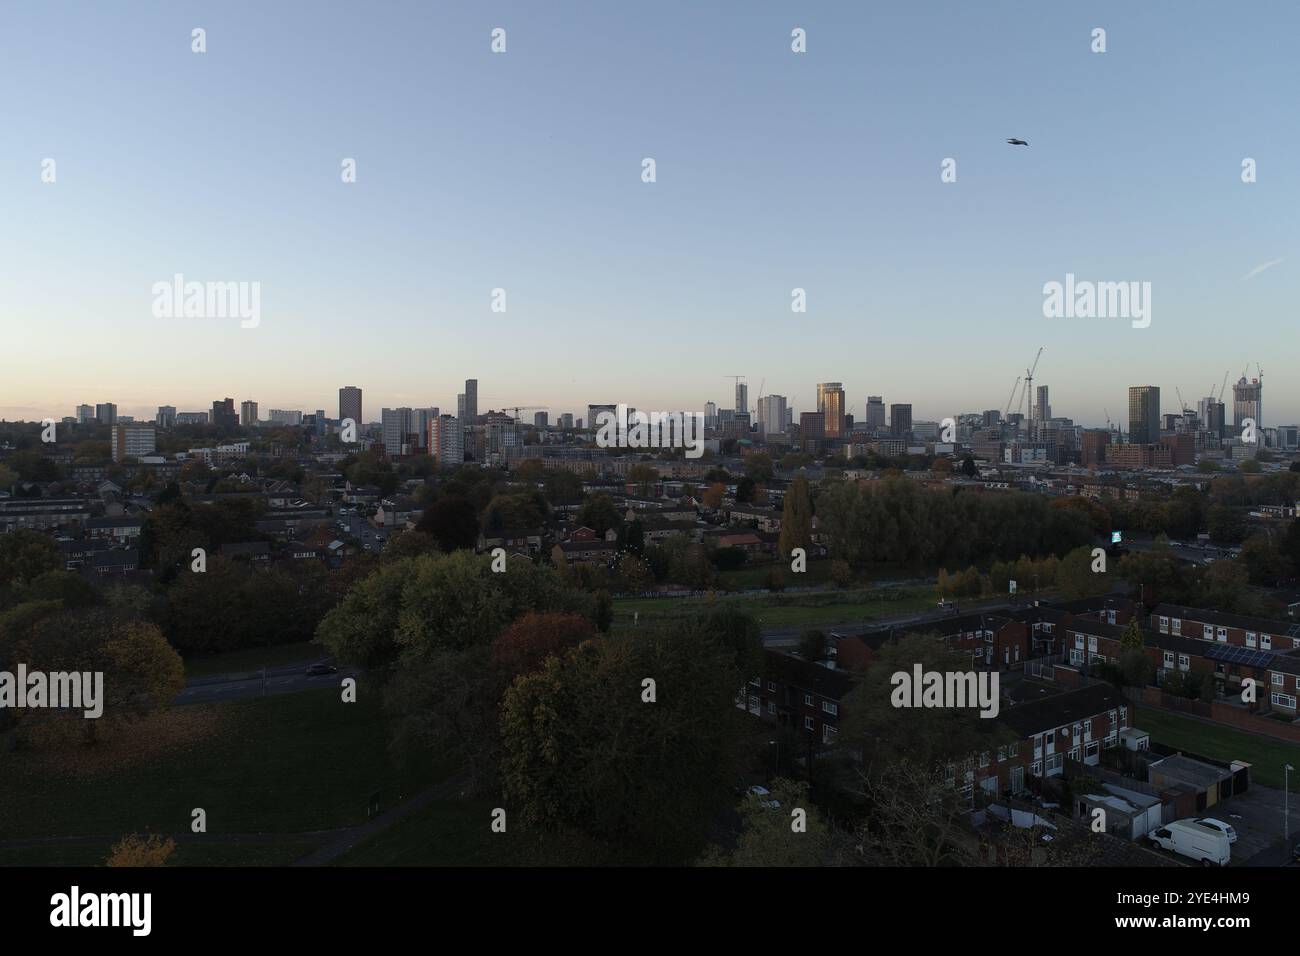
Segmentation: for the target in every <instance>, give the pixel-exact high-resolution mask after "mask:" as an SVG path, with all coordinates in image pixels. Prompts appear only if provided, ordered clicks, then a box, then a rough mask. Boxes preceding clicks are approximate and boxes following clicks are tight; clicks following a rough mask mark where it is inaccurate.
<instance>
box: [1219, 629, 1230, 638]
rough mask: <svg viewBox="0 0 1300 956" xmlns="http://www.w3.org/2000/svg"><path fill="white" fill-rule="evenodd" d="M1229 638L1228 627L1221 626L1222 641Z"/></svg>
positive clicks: (1220, 636)
mask: <svg viewBox="0 0 1300 956" xmlns="http://www.w3.org/2000/svg"><path fill="white" fill-rule="evenodd" d="M1227 639H1228V629H1227V628H1226V627H1221V628H1219V640H1220V642H1222V641H1226V640H1227Z"/></svg>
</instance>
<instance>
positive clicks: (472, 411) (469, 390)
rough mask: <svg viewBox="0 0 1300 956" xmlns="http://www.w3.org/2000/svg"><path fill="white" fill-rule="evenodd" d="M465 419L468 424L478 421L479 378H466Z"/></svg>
mask: <svg viewBox="0 0 1300 956" xmlns="http://www.w3.org/2000/svg"><path fill="white" fill-rule="evenodd" d="M463 417H464V419H465V424H466V425H473V424H475V423H476V422H477V421H478V379H476V378H467V379H465V415H464V416H463Z"/></svg>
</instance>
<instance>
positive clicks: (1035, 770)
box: [1029, 760, 1043, 777]
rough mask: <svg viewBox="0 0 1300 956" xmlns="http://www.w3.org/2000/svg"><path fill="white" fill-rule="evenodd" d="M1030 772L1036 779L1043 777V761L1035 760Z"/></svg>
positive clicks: (1030, 766)
mask: <svg viewBox="0 0 1300 956" xmlns="http://www.w3.org/2000/svg"><path fill="white" fill-rule="evenodd" d="M1029 772H1030V773H1031V774H1033V775H1034V776H1035V777H1041V776H1042V775H1043V762H1042V761H1041V760H1035V761H1034V762H1033V763H1032V764H1030V765H1029Z"/></svg>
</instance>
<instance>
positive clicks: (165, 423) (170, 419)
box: [154, 405, 176, 428]
mask: <svg viewBox="0 0 1300 956" xmlns="http://www.w3.org/2000/svg"><path fill="white" fill-rule="evenodd" d="M154 424H156V425H157V426H158V427H159V428H171V427H172V426H173V425H175V424H176V406H175V405H159V406H158V414H157V415H156V416H154Z"/></svg>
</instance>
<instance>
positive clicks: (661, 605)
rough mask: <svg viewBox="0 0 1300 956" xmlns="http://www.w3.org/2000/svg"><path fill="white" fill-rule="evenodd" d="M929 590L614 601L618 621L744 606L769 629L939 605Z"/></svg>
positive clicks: (643, 620)
mask: <svg viewBox="0 0 1300 956" xmlns="http://www.w3.org/2000/svg"><path fill="white" fill-rule="evenodd" d="M935 600H936V598H935V596H934V592H933V591H932V590H931V589H930V588H924V587H922V588H902V589H886V590H882V591H864V590H860V589H859V590H845V591H822V592H817V593H811V594H808V593H791V594H768V593H763V594H753V595H719V596H717V597H714V598H712V599H710V598H708V597H689V598H628V599H619V600H616V601H615V602H614V620H615V623H616V624H620V625H628V624H631V623H632V615H633V612H636V613H638V614H639V615H640V622H641V623H643V624H644V623H648V622H652V621H665V620H670V621H671V620H688V619H690V618H694V617H696V616H697V615H699V614H700V613H701V612H703V611H706V610H708V609H710V608H714V607H739V608H743V609H745V610H747V611H749V612H750V613H751V614H753V615H754V616H755V617H756V618H758V619H759V620H760V621H761V622H762V624H763V626H764V627H798V626H800V625H803V624H807V625H808V626H810V627H813V626H817V625H819V624H842V623H847V622H850V621H865V620H870V619H872V618H876V617H881V616H893V615H897V614H912V613H916V612H920V611H930V610H934V608H935Z"/></svg>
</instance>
